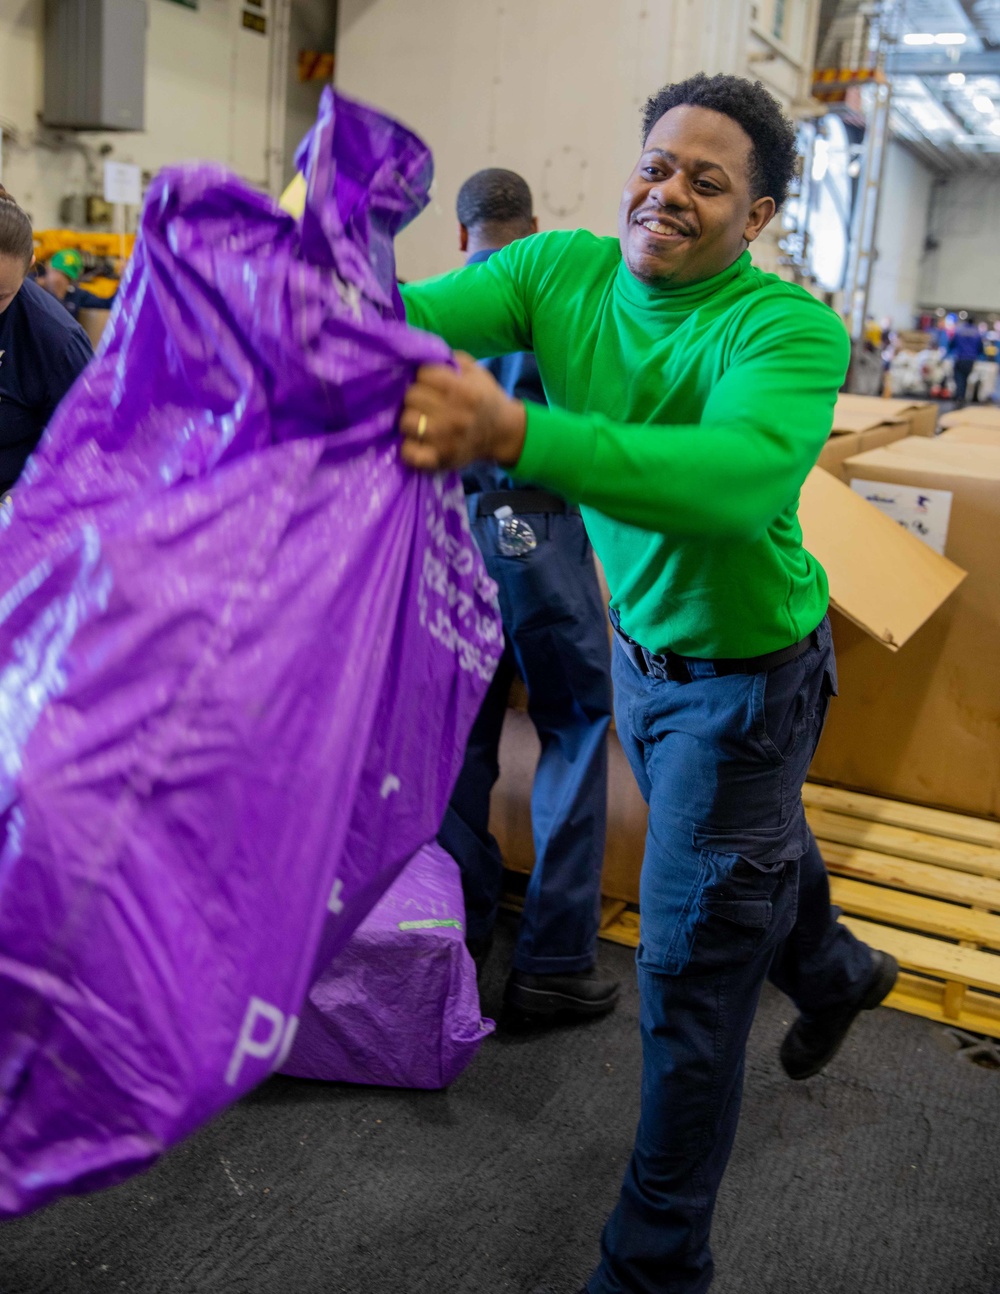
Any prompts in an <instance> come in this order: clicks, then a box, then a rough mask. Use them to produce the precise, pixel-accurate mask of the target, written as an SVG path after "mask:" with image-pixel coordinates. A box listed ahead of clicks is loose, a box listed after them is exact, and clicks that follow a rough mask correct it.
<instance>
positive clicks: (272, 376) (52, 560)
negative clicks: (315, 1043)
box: [0, 91, 501, 1216]
mask: <svg viewBox="0 0 1000 1294" xmlns="http://www.w3.org/2000/svg"><path fill="white" fill-rule="evenodd" d="M300 164H301V165H302V166H303V168H304V170H305V172H306V176H307V180H308V199H307V205H306V211H305V214H304V216H303V218H302V222H301V226H300V225H299V224H298V223H297V222H296V221H295V220H293V219H292V218H291V217H290V216H287V215H285V214H284V213H282V212H280V211H279V210H278V209H277V208H276V207H275V206H274V204H273V203H272V202H270V201H269V200H268V199H267V198H265V197H264V196H263V195H261V194H260V193H258V192H256V191H254V190H252V189H250V188H249V187H248V186H246V185H244V184H243V183H241V182H240V181H239V180H237V179H236V178H234V177H233V176H231V175H229V174H227V173H226V172H224V171H222V170H220V169H218V168H215V167H204V166H199V167H188V168H179V169H175V170H170V171H166V172H164V173H163V174H162V175H161V176H160V178H158V179H157V180H156V182H155V183H154V184H153V186H152V188H151V191H150V193H149V195H148V198H147V201H146V205H145V209H144V211H143V215H142V222H141V229H140V237H139V240H138V242H137V246H136V252H135V255H134V257H133V259H132V262H131V264H130V267H129V271H128V274H127V276H126V281H125V283H124V285H123V288H122V292H121V294H120V298H119V301H118V303H117V305H116V308H115V310H114V312H113V314H112V317H111V320H110V323H109V327H108V330H107V333H106V339H105V341H104V343H103V344H102V347H101V350H100V353H99V355H98V357H97V359H96V361H95V362H94V363H93V365H92V366H91V367H90V368H89V370H88V371H87V373H86V374H85V375H84V377H83V378H82V379H81V381H80V382H79V383H78V384H77V385H76V386H75V387H74V389H73V391H72V392H71V393H70V395H69V397H68V398H67V400H66V401H65V403H64V404H63V405H62V407H61V408H60V410H59V412H58V414H57V416H56V418H55V419H54V420H53V423H52V425H51V427H50V429H49V431H48V432H47V434H46V436H45V439H44V441H43V443H42V445H41V447H40V448H39V450H38V451H37V453H36V454H35V455H34V456H33V457H32V459H31V460H30V461H29V463H28V466H27V469H26V471H25V474H24V477H23V478H22V481H21V483H19V485H18V486H17V487H16V490H15V493H14V502H13V508H12V511H11V512H9V513H8V514H7V515H6V516H5V518H4V521H3V528H2V530H0V815H2V819H0V820H2V831H0V848H2V853H0V1216H2V1215H9V1214H16V1213H20V1212H24V1211H26V1210H28V1209H31V1208H34V1207H36V1206H38V1205H40V1204H43V1203H45V1202H46V1201H48V1200H51V1199H53V1198H55V1197H56V1196H58V1195H59V1194H61V1193H63V1192H65V1191H70V1190H73V1191H80V1190H89V1189H92V1188H95V1187H98V1186H104V1185H107V1184H109V1183H111V1182H114V1181H116V1180H119V1179H120V1178H123V1177H125V1176H127V1175H128V1174H130V1173H132V1172H134V1171H136V1170H137V1169H138V1168H140V1167H142V1166H144V1165H146V1164H148V1163H149V1162H150V1161H151V1160H153V1159H154V1158H155V1157H156V1156H157V1155H159V1154H160V1153H161V1152H162V1151H163V1150H164V1149H165V1148H166V1147H167V1146H169V1145H171V1144H172V1143H174V1142H176V1141H177V1140H179V1139H180V1138H181V1137H183V1136H185V1135H186V1134H187V1133H189V1132H191V1131H192V1130H193V1129H194V1128H196V1127H197V1126H198V1125H199V1124H200V1123H202V1122H203V1121H204V1120H205V1119H207V1118H209V1117H210V1116H211V1115H213V1114H215V1113H216V1112H217V1111H218V1110H220V1109H221V1108H222V1107H223V1106H224V1105H226V1104H227V1103H228V1102H230V1101H232V1100H233V1099H235V1098H236V1097H238V1096H239V1095H240V1094H241V1093H242V1092H245V1091H246V1090H247V1089H249V1088H250V1087H252V1086H253V1085H254V1084H255V1083H258V1082H259V1081H260V1080H261V1079H263V1078H264V1077H265V1076H266V1075H267V1074H268V1073H270V1072H271V1071H272V1070H274V1069H276V1068H278V1067H279V1066H280V1064H281V1063H282V1060H283V1059H284V1057H285V1056H286V1055H287V1054H288V1052H289V1050H290V1047H291V1044H292V1042H293V1039H294V1033H295V1027H296V1016H297V1014H298V1011H299V1008H300V1004H301V1003H302V1001H303V998H304V996H305V993H306V991H307V989H308V987H309V985H310V983H311V981H312V978H313V975H314V972H315V971H316V970H318V969H321V968H323V967H325V966H326V965H328V964H329V962H330V960H331V958H332V957H333V956H334V954H335V953H336V952H337V950H338V949H339V948H340V947H341V946H342V945H343V944H344V942H345V941H346V940H347V938H348V937H349V936H350V934H351V932H352V931H353V930H354V928H355V927H356V926H357V924H358V923H359V921H360V920H361V919H362V918H363V917H364V915H365V914H366V913H367V912H368V911H369V909H370V908H371V907H372V906H373V905H374V904H375V902H376V901H377V900H378V898H379V896H380V895H381V894H382V892H383V891H384V890H385V889H386V887H387V886H388V885H389V884H390V883H391V882H392V881H393V879H394V877H395V876H396V874H397V873H398V871H399V869H400V868H401V866H402V865H403V863H404V862H405V861H406V860H407V859H408V858H410V857H411V856H412V855H413V854H414V852H415V851H416V850H417V849H418V848H419V847H420V846H421V845H422V844H423V843H424V842H426V841H427V840H429V839H431V838H432V837H433V836H434V834H435V832H436V830H437V828H438V825H439V822H440V819H441V817H442V815H443V812H444V808H445V805H446V802H447V797H448V795H449V793H450V790H451V787H452V784H453V782H454V779H455V777H456V775H457V772H458V766H459V763H460V760H461V756H462V751H463V748H464V744H465V739H466V736H467V733H468V729H469V727H470V726H471V723H472V720H473V718H474V716H475V713H476V711H477V709H478V706H479V703H480V700H481V698H482V696H483V693H484V692H485V689H486V686H487V683H488V680H489V678H490V676H491V674H492V672H493V669H494V667H495V663H496V658H497V656H498V655H499V650H500V646H501V630H500V626H499V621H498V617H497V614H496V611H495V603H494V599H493V593H494V589H493V586H492V584H491V583H490V581H489V579H488V578H487V577H486V575H485V572H484V569H483V566H482V563H481V560H480V558H479V555H478V553H477V552H476V549H475V546H474V544H473V542H472V540H471V538H470V535H469V531H468V523H467V519H466V515H465V505H464V499H463V496H462V490H461V485H460V483H459V482H458V480H457V478H454V477H439V478H431V477H424V476H418V475H416V474H414V473H412V472H410V471H409V470H408V469H406V468H405V467H404V466H403V465H402V464H401V462H400V460H399V440H398V433H397V432H396V430H395V424H396V420H397V417H398V413H399V407H400V402H401V399H402V396H403V392H404V390H405V388H406V385H407V383H408V381H409V380H410V379H411V377H412V374H413V372H414V368H415V365H417V364H419V363H423V362H427V361H443V360H446V359H447V358H448V351H447V349H446V347H444V346H443V344H442V343H440V342H438V341H437V340H436V339H434V338H432V337H430V336H428V335H426V334H423V333H419V332H416V331H414V330H411V329H408V328H407V327H406V325H405V324H404V323H402V322H400V321H399V319H400V315H401V311H400V307H399V298H398V293H397V291H396V288H395V280H394V269H393V258H392V238H393V236H394V234H395V233H396V232H397V231H398V229H399V228H400V227H401V226H402V225H403V224H404V223H405V222H406V221H407V220H408V219H409V218H411V217H412V216H413V215H414V214H416V212H417V211H418V210H419V209H420V207H421V206H422V205H423V204H424V202H425V201H426V189H427V184H428V181H429V179H430V157H429V154H428V153H427V150H426V148H425V147H424V146H423V144H421V142H420V141H419V140H417V139H416V138H415V137H414V136H412V135H411V134H409V133H408V132H407V131H405V130H403V129H402V128H401V127H400V126H398V125H397V124H395V123H393V122H390V121H387V120H385V119H384V118H382V117H380V116H378V115H377V114H375V113H373V112H371V111H368V110H366V109H364V108H362V107H360V106H358V105H356V104H353V103H350V102H349V101H347V100H344V99H336V98H335V97H334V96H333V95H332V93H331V92H329V91H328V92H327V93H326V95H325V97H324V100H323V105H322V109H321V112H320V117H319V120H318V122H317V125H316V128H315V129H314V131H313V132H312V134H311V136H310V137H309V139H308V140H307V141H306V145H305V146H304V149H303V151H302V153H301V154H300Z"/></svg>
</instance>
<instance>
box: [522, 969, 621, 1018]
mask: <svg viewBox="0 0 1000 1294" xmlns="http://www.w3.org/2000/svg"><path fill="white" fill-rule="evenodd" d="M619 987H620V985H619V983H618V981H617V980H614V979H606V978H605V977H604V976H602V975H600V974H599V973H598V972H597V971H596V970H594V969H591V970H585V971H575V972H573V973H572V974H570V975H566V974H563V975H529V974H527V973H526V972H525V971H519V970H512V971H511V973H510V978H509V979H508V980H507V989H506V991H505V993H504V1006H505V1007H506V1008H507V1010H508V1011H509V1012H511V1013H513V1014H514V1016H516V1017H519V1018H520V1019H521V1020H522V1021H524V1022H526V1023H533V1024H538V1023H557V1022H560V1021H569V1020H592V1019H594V1017H595V1016H599V1015H607V1013H608V1012H609V1011H613V1010H614V1008H615V1003H616V1002H617V1001H618V990H619Z"/></svg>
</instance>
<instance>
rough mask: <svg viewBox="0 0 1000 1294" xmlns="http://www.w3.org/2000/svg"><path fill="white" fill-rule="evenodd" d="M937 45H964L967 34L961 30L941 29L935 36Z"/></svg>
mask: <svg viewBox="0 0 1000 1294" xmlns="http://www.w3.org/2000/svg"><path fill="white" fill-rule="evenodd" d="M934 44H935V45H964V44H965V34H964V33H963V32H960V31H939V32H938V34H937V35H936V36H935V37H934Z"/></svg>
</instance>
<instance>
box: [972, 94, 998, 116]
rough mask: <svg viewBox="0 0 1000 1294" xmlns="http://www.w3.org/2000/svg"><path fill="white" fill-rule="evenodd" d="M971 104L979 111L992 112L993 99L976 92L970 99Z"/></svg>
mask: <svg viewBox="0 0 1000 1294" xmlns="http://www.w3.org/2000/svg"><path fill="white" fill-rule="evenodd" d="M972 106H973V107H974V108H976V109H977V110H978V111H979V112H992V111H993V100H992V99H988V98H987V97H986V95H985V94H977V95H976V97H975V98H974V99H973V100H972Z"/></svg>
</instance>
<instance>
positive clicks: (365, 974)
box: [282, 843, 493, 1088]
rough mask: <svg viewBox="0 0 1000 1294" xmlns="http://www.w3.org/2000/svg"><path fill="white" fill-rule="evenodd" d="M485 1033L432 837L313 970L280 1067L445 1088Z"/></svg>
mask: <svg viewBox="0 0 1000 1294" xmlns="http://www.w3.org/2000/svg"><path fill="white" fill-rule="evenodd" d="M492 1032H493V1022H492V1021H491V1020H484V1019H483V1018H482V1016H481V1014H480V1010H479V992H478V989H477V987H476V968H475V966H474V964H473V961H472V958H471V957H470V956H469V952H468V950H467V948H466V947H465V908H464V904H463V901H462V881H461V877H460V875H459V871H458V864H457V863H456V862H455V860H454V859H453V858H451V857H450V856H449V855H448V854H446V853H445V851H444V850H443V849H442V848H441V846H440V845H438V844H437V843H431V844H429V845H425V846H424V847H423V849H421V850H419V851H418V852H417V854H415V855H414V857H413V858H412V859H411V860H410V861H409V862H408V863H407V864H406V866H405V867H404V868H403V870H402V872H401V873H400V874H399V876H398V877H397V878H396V880H395V882H394V883H393V885H391V886H390V887H389V889H388V890H386V892H385V894H383V895H382V898H381V899H380V900H379V902H378V903H377V904H376V906H375V907H374V908H373V909H372V911H371V912H369V914H368V916H367V917H365V919H364V921H363V922H362V923H361V925H360V926H358V928H357V930H355V932H354V934H353V935H352V936H351V938H350V940H349V942H348V943H347V944H346V945H345V947H344V948H343V949H342V950H341V952H340V953H339V954H338V955H337V956H336V957H334V959H333V961H332V962H331V963H330V965H329V966H328V967H326V969H325V970H324V971H323V972H322V973H321V974H320V975H318V976H317V978H316V981H315V983H314V984H313V986H312V987H311V988H310V990H309V995H308V997H307V998H306V1000H305V1002H304V1003H303V1004H302V1011H301V1015H300V1023H299V1028H298V1032H297V1033H296V1035H295V1044H294V1046H293V1047H292V1051H291V1054H290V1055H289V1057H288V1059H287V1061H286V1062H285V1064H284V1065H283V1067H282V1068H283V1072H284V1073H286V1074H292V1075H295V1076H296V1077H299V1078H323V1079H335V1080H337V1081H338V1082H344V1083H374V1084H377V1085H378V1086H381V1087H424V1088H437V1087H447V1086H448V1084H449V1083H451V1082H453V1081H454V1080H455V1079H456V1078H457V1077H458V1075H459V1074H460V1073H461V1072H462V1070H463V1069H465V1067H466V1066H467V1065H468V1064H469V1063H470V1061H471V1060H472V1058H473V1057H474V1056H475V1054H476V1052H477V1051H478V1049H479V1046H480V1043H482V1041H483V1039H484V1038H486V1037H487V1036H488V1035H489V1034H490V1033H492Z"/></svg>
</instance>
